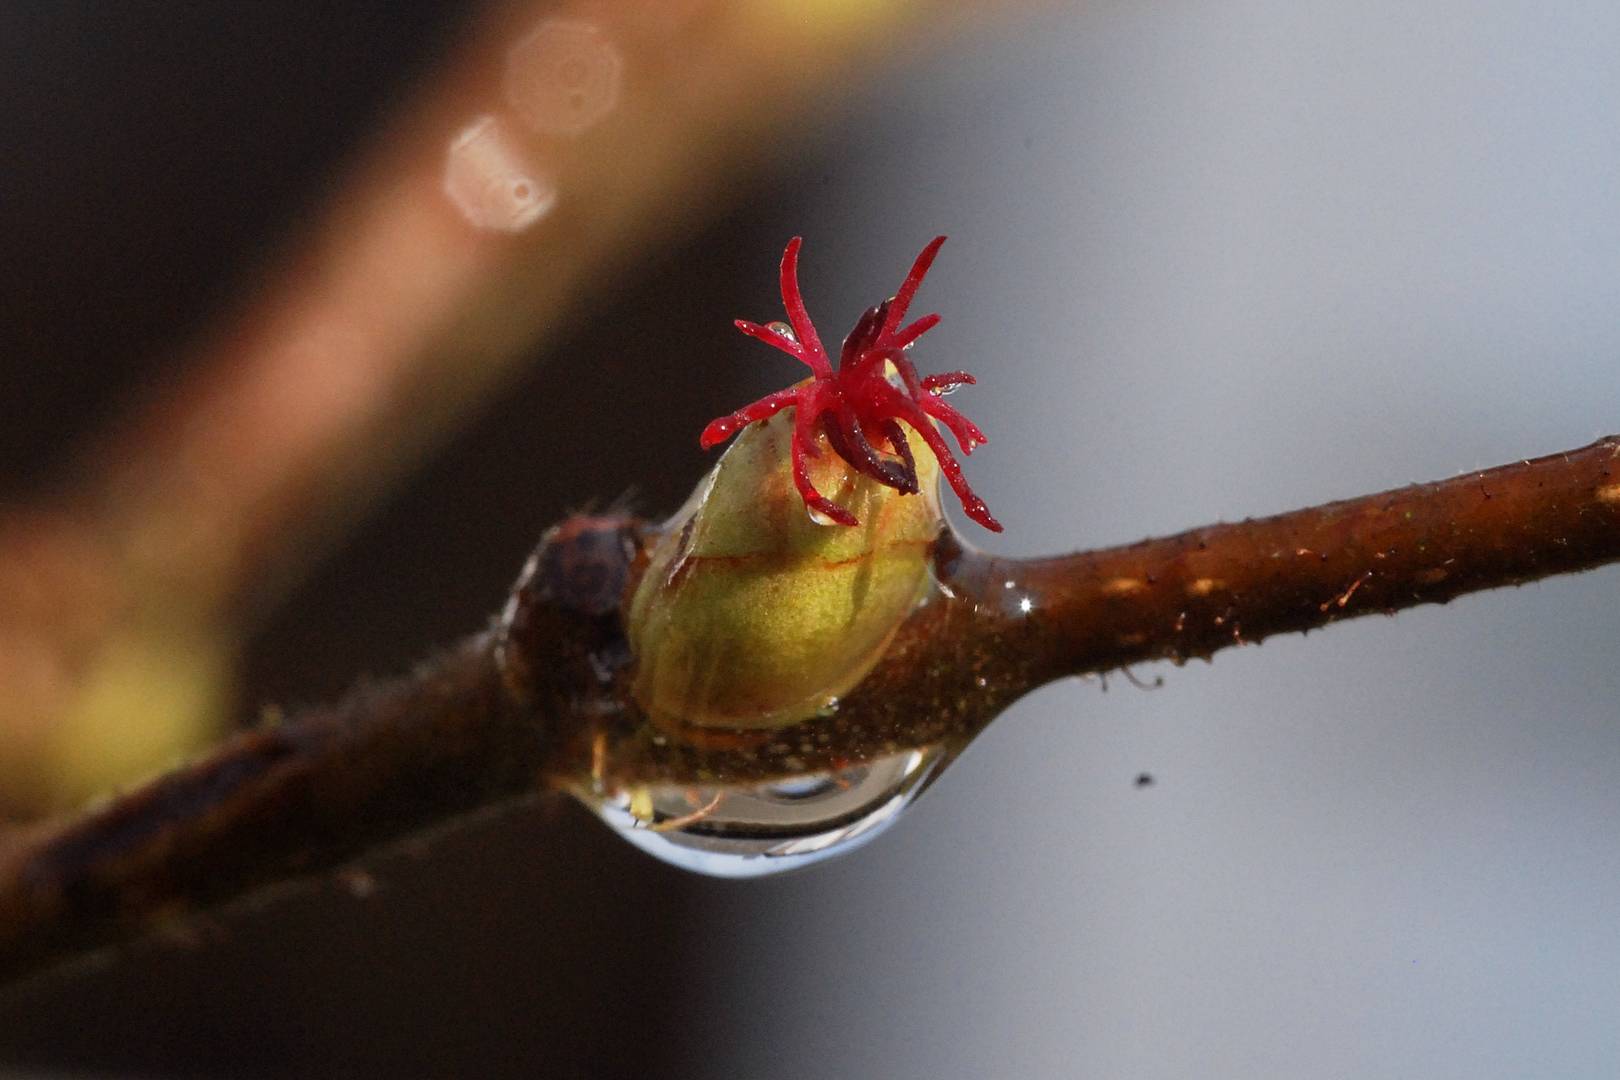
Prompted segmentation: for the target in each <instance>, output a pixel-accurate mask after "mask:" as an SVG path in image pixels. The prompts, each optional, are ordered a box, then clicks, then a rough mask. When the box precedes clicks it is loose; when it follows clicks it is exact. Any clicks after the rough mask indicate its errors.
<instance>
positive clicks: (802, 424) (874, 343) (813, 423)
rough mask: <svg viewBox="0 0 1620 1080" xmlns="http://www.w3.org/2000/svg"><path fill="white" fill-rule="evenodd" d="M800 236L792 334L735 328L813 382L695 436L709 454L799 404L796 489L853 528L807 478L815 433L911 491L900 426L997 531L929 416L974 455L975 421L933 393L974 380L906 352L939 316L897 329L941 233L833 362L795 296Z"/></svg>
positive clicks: (972, 511)
mask: <svg viewBox="0 0 1620 1080" xmlns="http://www.w3.org/2000/svg"><path fill="white" fill-rule="evenodd" d="M801 242H802V239H801V238H800V237H797V236H795V237H794V238H793V239H792V240H790V241H788V246H787V250H786V251H784V252H783V253H782V275H781V288H782V306H783V307H785V308H786V309H787V316H788V324H789V325H790V326H791V327H792V329H793V333H792V336H789V335H787V334H784V333H781V332H779V331H777V330H775V329H773V328H772V327H769V326H760V325H759V324H758V323H751V322H749V321H747V320H746V319H738V320H737V329H739V330H741V331H742V332H743V333H745V334H747V335H748V336H749V337H752V338H758V339H759V340H760V341H763V342H765V344H767V345H770V346H772V347H773V348H777V349H780V350H782V351H783V352H785V353H787V354H788V355H789V356H791V357H793V358H794V359H795V360H798V361H799V362H800V363H803V364H804V365H805V366H806V367H808V368H809V369H810V372H811V375H812V378H810V379H808V380H806V381H804V382H801V383H799V384H797V385H795V386H790V387H788V388H787V389H786V390H778V391H777V392H776V393H774V394H767V395H766V396H765V397H762V398H760V399H759V400H758V401H756V402H754V403H752V404H750V405H745V406H743V407H742V408H741V409H738V410H737V411H736V412H734V413H731V414H730V415H729V416H722V417H720V418H719V419H717V420H713V421H711V422H710V423H709V426H708V427H706V428H704V429H703V435H702V437H701V440H700V441H701V442H702V444H703V448H704V449H705V450H707V449H708V448H709V447H711V446H714V445H715V444H716V443H721V442H724V441H725V440H727V439H729V438H731V436H733V435H735V434H736V433H737V432H739V431H741V430H742V429H743V428H745V427H747V426H748V425H749V424H752V423H754V422H755V421H758V420H765V419H768V418H769V417H772V416H775V415H776V414H777V413H779V412H781V411H782V410H783V409H786V408H788V407H789V406H792V407H793V408H794V409H795V410H796V412H795V415H794V418H793V445H792V455H793V483H794V486H795V487H797V488H798V489H799V494H800V495H801V496H802V497H803V498H804V503H805V505H806V506H808V507H810V508H811V509H812V510H815V511H816V512H817V513H819V514H822V515H823V516H825V517H827V518H828V519H830V520H832V521H835V522H837V523H838V524H840V525H858V524H860V522H859V521H857V520H856V518H855V515H854V514H851V513H850V512H849V511H848V510H846V509H845V508H844V507H842V506H839V505H838V504H837V503H835V502H833V501H832V500H831V499H829V498H827V497H826V496H825V495H822V494H821V493H820V492H819V491H817V490H816V489H815V485H814V484H812V483H811V482H810V473H809V470H808V468H807V466H806V461H807V459H808V458H812V457H818V456H819V455H820V451H819V450H818V449H817V448H816V436H817V434H818V433H825V434H826V436H827V442H828V444H829V445H830V446H831V447H832V448H833V451H834V452H835V453H837V454H838V456H839V457H841V458H843V459H844V461H846V462H847V463H848V464H849V467H850V468H852V469H854V470H855V471H856V472H858V473H861V474H863V475H865V476H869V477H871V478H872V479H873V480H876V481H877V482H878V483H880V484H886V485H888V486H889V487H892V488H894V489H895V490H897V491H899V492H901V493H903V494H916V492H917V467H916V463H915V461H913V459H912V456H911V446H910V444H909V443H908V442H907V440H906V437H905V432H904V431H903V430H902V429H901V427H900V425H901V424H902V423H904V424H905V425H906V426H907V427H909V428H911V429H912V430H913V431H915V432H916V433H917V434H918V435H919V436H920V437H921V438H922V440H923V442H925V443H927V444H928V448H929V449H930V450H932V451H933V453H934V457H935V458H936V459H937V460H938V461H939V469H940V472H942V473H944V474H945V480H946V482H947V483H949V484H950V485H951V490H952V491H954V492H956V497H957V498H958V499H960V500H961V502H962V509H963V510H965V511H966V512H967V516H968V517H970V518H972V519H973V520H974V521H977V522H978V523H979V524H980V525H983V526H984V527H985V528H987V529H989V530H991V531H992V532H1000V531H1001V523H1000V522H998V521H997V520H996V519H995V518H993V517H991V516H990V508H989V507H987V506H986V505H985V504H984V500H983V499H981V498H979V497H978V496H977V495H975V494H974V493H973V489H972V488H970V487H968V484H967V480H966V479H965V478H964V477H963V476H962V466H961V465H960V464H959V463H958V462H957V460H956V456H955V455H954V454H952V453H951V448H950V446H949V445H948V444H947V443H946V442H945V439H944V437H943V436H942V435H940V433H939V429H938V428H936V427H935V426H934V424H933V422H932V421H933V420H938V421H939V422H940V424H942V425H943V426H944V427H945V428H946V429H947V430H949V431H950V433H951V434H952V435H954V436H955V437H956V442H957V445H959V446H960V447H961V448H962V453H963V454H971V453H973V450H974V448H975V447H977V446H980V445H982V444H984V443H985V442H987V441H988V440H987V439H986V438H985V437H984V432H982V431H980V430H979V428H978V426H977V425H975V424H974V423H973V421H971V420H969V419H968V418H967V417H965V416H963V415H962V414H961V413H959V412H957V411H956V410H955V409H953V408H951V407H950V406H949V405H947V404H946V403H945V401H944V399H943V398H942V397H941V396H940V395H941V394H942V393H944V392H945V391H948V390H950V389H951V388H952V387H956V386H961V385H963V384H971V383H972V382H973V381H974V380H973V376H971V375H969V374H968V373H967V372H965V371H947V372H944V373H942V374H939V375H927V376H919V375H918V374H917V368H916V367H915V366H914V365H913V364H912V362H911V360H910V358H909V357H908V356H907V355H906V349H907V348H908V347H909V346H910V345H911V343H912V342H914V341H916V340H917V339H918V338H920V337H922V336H923V334H925V333H927V332H928V331H929V330H931V329H933V328H934V327H935V326H936V325H937V324H938V323H939V316H938V315H924V316H923V317H922V318H920V319H918V320H916V321H915V322H913V323H911V324H910V325H909V326H906V327H904V328H901V326H900V323H901V321H902V320H904V319H905V317H906V309H907V308H909V307H910V306H911V300H912V297H914V296H915V295H916V294H917V287H918V286H919V285H921V284H922V280H923V278H924V276H926V275H927V273H928V268H929V267H930V266H932V265H933V262H934V256H935V255H937V254H939V248H940V245H941V244H943V243H944V242H945V238H944V237H943V236H936V237H935V238H934V239H933V240H932V241H931V242H930V243H929V244H928V246H927V247H925V248H923V249H922V253H921V254H920V255H918V256H917V261H916V262H914V263H912V264H911V272H910V273H908V274H907V275H906V279H905V280H904V281H902V282H901V283H900V289H899V291H897V292H896V293H895V294H894V295H893V296H891V297H889V299H887V300H885V301H883V303H881V304H879V305H878V306H877V307H874V308H868V309H867V310H866V312H865V313H864V314H863V315H861V317H860V318H859V319H857V320H856V321H855V328H854V329H853V330H851V331H850V332H849V336H848V337H846V338H845V339H844V345H843V348H842V349H841V350H840V352H839V356H838V367H837V368H834V367H833V365H832V361H831V360H830V359H829V358H828V356H827V350H826V349H825V348H823V347H822V344H821V338H820V337H818V336H817V334H816V328H815V326H814V325H812V324H811V322H810V314H809V312H807V311H806V310H805V307H804V298H803V296H802V295H801V294H800V293H799V246H800V244H801ZM886 363H887V364H893V365H894V367H895V370H896V371H898V372H899V374H900V386H896V385H895V384H894V383H893V382H892V381H891V380H890V379H889V376H888V374H887V371H886ZM880 445H883V446H887V447H888V449H889V450H890V451H891V452H892V454H893V456H889V455H888V454H884V453H881V452H880V451H879V450H878V446H880Z"/></svg>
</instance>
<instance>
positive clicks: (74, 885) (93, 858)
mask: <svg viewBox="0 0 1620 1080" xmlns="http://www.w3.org/2000/svg"><path fill="white" fill-rule="evenodd" d="M651 536H652V532H651V530H649V529H648V528H647V527H646V526H645V525H644V524H643V523H640V522H637V521H635V520H632V519H628V518H601V517H578V518H572V519H569V520H568V521H566V522H564V523H563V524H562V525H560V526H558V527H557V528H555V529H553V530H552V531H551V532H550V533H549V534H548V535H547V537H546V539H545V541H544V542H543V543H542V545H541V548H540V550H539V551H538V552H537V553H536V556H535V557H534V559H532V560H531V562H530V564H529V566H528V567H526V568H525V572H524V575H523V577H522V578H521V579H520V581H519V583H518V586H517V588H515V589H514V592H513V595H512V597H511V599H510V601H509V603H508V605H507V607H506V609H505V611H504V612H503V614H502V616H501V618H500V620H499V621H498V622H497V624H496V626H495V627H494V628H493V629H492V630H490V631H488V632H485V633H482V634H479V635H477V636H475V637H473V638H470V639H469V640H468V641H466V642H465V643H463V644H462V645H460V646H458V647H456V648H454V649H452V650H450V651H448V652H446V653H444V654H443V655H441V656H439V657H438V658H436V659H434V660H431V661H429V662H427V663H425V664H423V665H422V666H421V667H419V668H418V669H417V670H416V671H415V672H413V673H411V674H410V675H407V676H405V677H403V678H400V679H398V680H395V681H393V682H390V683H386V684H381V685H375V686H363V687H361V688H359V689H357V690H356V691H355V692H354V693H352V694H351V695H350V696H349V697H348V698H346V699H345V700H343V701H342V702H340V703H338V704H336V705H333V706H328V707H323V708H317V709H311V710H308V711H305V712H303V713H300V714H298V715H295V716H293V717H291V718H289V719H288V720H286V721H285V722H283V723H281V724H279V725H276V726H274V727H267V728H261V729H256V730H252V731H247V732H244V733H242V734H240V735H237V736H236V737H234V738H232V739H230V740H228V741H227V742H226V743H224V744H223V745H222V746H221V747H220V748H219V749H217V750H216V751H214V752H213V753H212V754H210V755H208V756H207V757H205V758H203V759H201V760H199V761H197V762H195V763H193V764H191V765H188V766H186V767H184V768H182V769H179V770H176V771H175V772H172V773H170V774H168V775H166V776H163V777H161V778H159V779H157V780H155V781H152V782H151V783H149V784H147V785H145V786H143V787H140V788H138V789H136V790H134V791H131V792H129V793H127V794H124V795H122V796H120V797H118V798H116V799H114V800H112V801H110V802H108V803H106V804H104V805H102V806H100V807H97V808H95V809H92V810H90V811H88V812H85V813H84V814H82V815H81V816H79V817H77V818H73V819H69V820H66V821H63V822H60V823H57V824H54V825H48V826H43V827H30V829H29V831H28V832H27V833H22V832H17V833H14V834H12V835H10V836H6V835H4V834H0V977H3V978H8V979H15V978H17V977H20V976H22V975H25V974H27V973H29V972H32V971H36V970H39V969H41V968H43V967H46V966H48V965H50V964H52V963H55V962H58V961H60V960H63V959H65V958H67V957H69V956H72V955H75V954H77V953H80V952H82V951H84V950H86V949H91V948H96V947H101V946H109V945H115V944H117V943H119V942H122V941H125V940H130V939H133V938H135V937H137V936H139V935H140V934H142V933H143V932H145V931H148V930H150V929H151V928H152V927H153V926H154V924H155V923H157V922H160V921H161V920H163V919H166V918H172V917H174V916H176V915H177V914H184V913H187V912H192V911H197V910H200V909H203V908H205V907H207V906H209V905H212V904H217V903H220V902H223V901H226V900H229V899H231V898H233V897H236V896H240V895H243V894H245V893H247V892H248V891H250V890H252V889H254V888H256V887H259V886H263V885H267V884H270V883H273V882H276V881H281V880H286V879H288V878H292V877H296V876H299V875H307V874H314V873H321V872H326V871H329V870H332V869H335V868H337V867H339V866H341V865H343V864H344V863H345V862H347V861H349V860H351V859H353V858H354V857H356V856H357V855H359V854H361V853H362V852H364V851H366V850H368V849H370V848H372V847H374V846H377V845H379V844H384V843H387V842H390V841H395V840H399V839H402V838H404V837H407V836H410V835H413V834H415V833H417V832H420V831H422V830H425V829H429V828H433V827H437V826H441V825H443V824H445V823H447V822H450V821H453V820H455V819H456V818H458V817H460V816H462V815H465V814H468V813H470V812H472V811H475V810H477V809H480V808H482V807H486V806H491V805H496V804H499V803H502V802H506V801H510V800H513V799H518V798H522V797H525V796H528V795H531V794H533V793H534V792H536V791H538V790H542V789H545V788H548V787H553V788H566V787H568V786H570V785H571V784H573V783H575V782H577V780H578V779H579V778H580V777H581V776H584V775H588V774H591V773H592V772H593V770H595V772H596V774H597V775H598V776H600V770H601V768H602V763H601V762H600V761H596V762H593V761H592V760H591V746H592V742H593V734H594V733H596V732H597V731H599V730H600V728H599V726H598V725H600V724H601V723H603V720H602V717H604V716H616V717H617V719H615V720H613V721H612V722H614V723H620V724H625V723H633V722H635V716H634V709H633V708H629V709H628V714H626V711H625V709H626V707H627V703H626V702H625V700H624V697H625V693H626V692H625V679H624V674H625V672H626V671H627V670H629V665H630V663H631V657H630V655H629V652H628V649H627V648H626V646H625V643H624V640H623V633H622V627H621V624H620V618H619V616H620V611H621V608H622V606H623V604H624V603H625V597H626V596H627V595H628V592H629V590H630V588H631V587H632V586H633V583H634V578H635V575H636V573H637V572H638V570H639V567H640V566H641V565H642V564H643V562H644V553H645V549H646V546H647V543H648V541H649V540H650V538H651ZM1617 560H1620V438H1609V439H1605V440H1602V441H1600V442H1598V443H1595V444H1593V445H1591V446H1588V447H1585V448H1583V449H1580V450H1574V451H1570V452H1568V453H1564V454H1554V455H1551V456H1548V457H1544V458H1540V459H1536V460H1533V461H1523V462H1517V463H1514V464H1511V465H1506V466H1502V467H1500V468H1497V469H1492V470H1489V471H1486V472H1477V473H1468V474H1466V475H1463V476H1458V477H1455V478H1452V479H1450V480H1445V481H1440V482H1438V483H1432V484H1422V485H1413V486H1410V487H1406V488H1401V489H1398V490H1395V491H1390V492H1384V493H1380V494H1376V495H1369V496H1365V497H1362V498H1357V499H1349V500H1344V501H1341V502H1336V503H1330V504H1327V505H1324V506H1320V507H1313V508H1310V509H1305V510H1298V511H1294V512H1291V513H1287V514H1281V515H1278V516H1275V517H1271V518H1265V519H1260V520H1251V521H1244V522H1239V523H1234V524H1227V525H1215V526H1210V527H1207V528H1201V529H1194V530H1191V531H1189V532H1185V533H1181V534H1179V535H1176V536H1171V537H1166V538H1161V539H1155V540H1146V541H1142V542H1140V543H1137V544H1131V545H1127V546H1123V547H1117V548H1110V549H1104V550H1099V551H1093V552H1085V553H1078V554H1073V555H1067V556H1061V557H1055V558H1045V559H1008V558H998V557H991V556H987V555H983V554H980V553H976V552H972V551H969V550H966V549H964V548H962V547H961V546H960V545H958V544H956V543H955V542H954V539H952V538H949V537H947V538H946V539H945V540H943V541H942V542H941V543H940V545H939V547H938V551H937V554H936V567H935V569H936V575H937V578H938V580H939V582H940V585H941V590H940V596H941V597H942V598H943V599H940V600H938V601H936V602H932V603H929V604H927V605H925V606H924V607H922V608H920V609H919V610H918V611H917V613H916V614H915V615H914V616H913V617H912V618H911V620H910V621H909V622H908V623H907V624H906V625H905V626H904V627H903V628H902V630H901V632H900V633H899V635H898V636H897V637H896V639H895V640H894V642H893V643H892V644H891V646H890V648H889V650H888V652H887V654H886V655H885V657H884V658H883V659H882V660H881V661H880V662H879V664H878V665H877V667H876V668H875V669H874V670H873V671H872V672H871V674H870V675H868V676H867V678H866V679H865V680H864V681H863V682H862V684H861V685H860V687H859V688H858V689H857V690H856V691H855V692H854V693H853V694H851V695H850V696H849V698H848V699H847V700H846V701H845V702H844V703H843V706H842V707H841V709H840V710H839V712H838V715H837V717H836V718H835V719H834V720H832V721H828V722H825V723H824V722H822V721H807V722H806V723H807V724H822V726H821V727H820V728H819V729H818V734H820V735H828V734H829V733H830V737H827V738H822V739H820V740H819V742H818V745H820V746H822V747H824V749H822V750H820V751H818V753H822V754H825V755H826V756H827V758H828V760H829V761H830V760H832V759H834V758H836V759H838V760H842V761H848V760H851V759H860V758H862V757H866V756H871V755H875V754H879V753H882V752H885V751H886V750H888V749H890V748H892V747H894V746H895V745H918V744H922V743H926V742H940V741H943V742H953V741H954V742H963V741H966V740H967V739H969V738H971V737H972V736H973V735H974V734H975V733H977V732H978V731H979V730H981V729H982V728H983V726H984V725H985V724H986V723H988V722H989V721H990V720H991V719H993V718H994V717H995V716H996V715H997V714H999V712H1000V711H1001V710H1002V709H1004V708H1005V707H1006V706H1007V705H1008V704H1010V703H1011V702H1012V701H1014V700H1016V699H1017V698H1018V697H1020V696H1021V695H1022V694H1024V693H1026V692H1028V691H1030V690H1032V689H1034V688H1035V687H1037V686H1040V685H1042V684H1044V683H1046V682H1049V681H1051V680H1053V679H1056V678H1061V677H1064V676H1068V675H1075V674H1083V673H1086V672H1092V671H1105V670H1109V669H1113V668H1117V667H1120V666H1122V665H1125V664H1129V663H1135V662H1139V661H1143V660H1152V659H1172V660H1176V661H1180V660H1185V659H1187V658H1191V657H1208V656H1210V655H1212V654H1213V653H1214V652H1216V651H1218V650H1220V649H1222V648H1226V647H1231V646H1237V645H1243V644H1247V643H1250V642H1257V641H1259V640H1261V639H1262V638H1265V637H1267V636H1270V635H1272V634H1277V633H1284V632H1290V631H1303V630H1309V629H1312V628H1315V627H1321V626H1324V625H1326V624H1328V623H1331V622H1335V621H1337V620H1340V619H1344V618H1350V617H1353V616H1357V615H1363V614H1370V613H1394V612H1396V611H1398V610H1401V609H1404V608H1409V607H1413V606H1416V605H1419V604H1426V603H1441V602H1445V601H1447V600H1450V599H1452V598H1453V597H1456V596H1459V595H1462V594H1463V593H1467V592H1475V591H1479V590H1482V589H1491V588H1497V587H1501V586H1504V585H1515V584H1521V583H1523V582H1527V581H1533V580H1536V579H1539V578H1543V577H1547V576H1550V575H1553V574H1562V573H1569V572H1574V571H1579V570H1584V569H1589V568H1592V567H1595V566H1599V565H1602V564H1604V563H1608V562H1614V561H1617ZM616 710H617V711H616ZM627 715H628V718H626V717H627ZM828 724H830V725H831V726H830V727H829V726H827V725H828ZM787 741H795V740H787ZM626 745H627V746H628V747H629V749H628V751H627V752H626V753H625V754H624V755H622V756H621V758H620V759H619V760H616V761H614V762H613V763H612V773H611V776H612V779H614V780H616V781H622V782H636V781H639V780H648V779H654V778H656V779H660V780H680V779H682V778H683V775H684V773H685V772H686V771H687V770H702V771H703V772H704V773H705V774H706V775H709V776H714V775H722V776H729V777H733V778H738V777H749V776H767V775H771V774H773V773H777V772H782V771H785V766H783V764H782V763H781V762H779V761H777V760H775V759H774V758H773V757H772V754H771V751H770V750H769V749H768V747H764V746H759V745H744V746H711V747H693V746H681V745H679V744H678V740H671V739H663V738H660V739H649V740H646V741H645V742H644V743H640V744H638V743H636V742H635V741H634V740H631V741H629V742H628V743H627V744H626ZM638 745H639V746H642V747H643V748H644V749H643V752H640V753H638V752H637V750H636V747H637V746H638ZM817 764H819V763H818V762H817V761H810V762H805V761H802V760H796V761H795V762H794V766H793V767H794V768H798V769H802V768H804V767H806V766H809V767H815V766H816V765H817Z"/></svg>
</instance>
